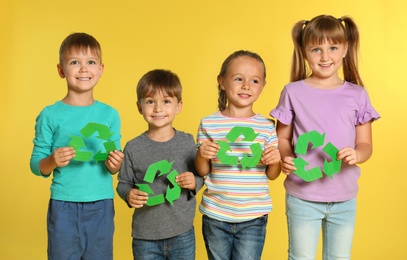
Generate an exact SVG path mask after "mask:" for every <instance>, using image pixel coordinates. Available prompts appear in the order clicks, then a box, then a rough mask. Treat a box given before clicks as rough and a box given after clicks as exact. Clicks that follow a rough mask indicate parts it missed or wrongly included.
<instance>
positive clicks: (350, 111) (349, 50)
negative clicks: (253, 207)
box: [270, 15, 380, 259]
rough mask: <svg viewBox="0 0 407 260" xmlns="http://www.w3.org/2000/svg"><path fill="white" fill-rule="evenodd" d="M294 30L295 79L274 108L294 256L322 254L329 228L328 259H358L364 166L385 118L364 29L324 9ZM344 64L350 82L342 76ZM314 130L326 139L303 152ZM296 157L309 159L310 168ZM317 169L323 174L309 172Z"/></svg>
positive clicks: (324, 255)
mask: <svg viewBox="0 0 407 260" xmlns="http://www.w3.org/2000/svg"><path fill="white" fill-rule="evenodd" d="M292 36H293V41H294V56H293V62H292V69H291V82H292V83H290V84H288V85H287V86H285V88H284V89H283V91H282V93H281V97H280V101H279V104H278V106H277V108H275V109H274V110H272V111H271V113H270V115H272V116H273V117H275V118H276V119H277V120H278V125H277V134H278V137H279V148H280V151H281V156H282V158H283V162H282V171H283V173H285V174H286V175H287V177H286V179H285V183H284V185H285V188H286V191H287V195H286V215H287V222H288V232H289V259H315V255H316V249H317V245H318V238H319V233H320V229H321V226H322V233H323V258H324V259H339V258H340V259H350V252H351V247H352V238H353V230H354V222H355V213H356V200H355V198H356V194H357V191H358V185H357V180H358V178H359V175H360V169H359V167H358V166H357V165H356V164H360V163H363V162H365V161H367V160H368V159H369V158H370V156H371V154H372V130H371V123H372V121H374V120H376V119H378V118H380V116H379V114H378V113H377V112H376V110H375V109H374V108H373V107H372V105H371V104H370V100H369V97H368V95H367V93H366V91H365V89H364V88H363V83H362V80H361V78H360V76H359V73H358V70H357V58H358V57H357V50H358V45H359V34H358V30H357V27H356V25H355V23H354V21H353V20H352V19H351V18H350V17H346V16H345V17H342V18H339V19H336V18H334V17H332V16H327V15H321V16H317V17H315V18H313V19H312V20H311V21H300V22H298V23H297V24H296V25H295V26H294V28H293V31H292ZM306 61H307V63H308V66H309V68H310V69H311V71H310V75H309V76H308V74H307V70H306ZM341 66H343V75H344V78H345V80H342V79H341V78H340V77H339V76H338V70H339V68H340V67H341ZM313 131H314V132H313ZM315 131H316V132H315ZM310 132H313V133H314V134H317V136H319V137H320V138H317V139H319V140H320V141H323V142H322V143H320V144H318V145H317V143H316V142H314V143H313V145H309V146H308V148H307V147H305V150H306V152H305V154H304V152H301V153H298V152H297V151H298V150H301V149H300V148H299V146H300V145H299V143H300V142H297V141H298V140H299V139H300V138H302V137H301V136H306V135H307V134H308V133H310ZM309 136H310V135H308V137H309ZM308 137H307V138H308ZM321 137H322V139H321ZM307 138H303V140H307ZM324 138H325V140H324ZM329 143H331V146H332V145H333V146H334V147H336V148H335V149H336V150H335V149H334V152H333V154H332V155H329V153H330V152H329V151H328V150H326V148H327V147H329V146H328V145H329ZM318 146H319V147H318ZM294 147H295V148H294ZM336 151H337V152H336ZM327 152H328V153H327ZM294 158H296V159H294ZM296 160H298V161H299V162H301V161H303V162H304V161H305V162H306V164H307V165H308V164H309V165H308V166H307V168H306V169H304V166H303V165H302V164H301V163H297V164H295V161H296ZM324 161H326V163H324ZM341 161H342V162H341ZM334 163H338V164H337V166H339V167H338V169H337V170H335V171H333V170H332V169H329V167H327V166H329V164H334ZM322 169H323V170H322ZM311 172H319V174H318V176H317V177H316V178H311V179H308V177H307V178H305V179H308V180H307V181H305V180H304V179H303V178H304V176H303V178H301V175H302V174H304V173H308V174H309V173H311ZM323 172H324V174H323ZM336 172H337V173H336ZM326 175H328V176H326Z"/></svg>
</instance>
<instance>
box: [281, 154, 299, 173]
mask: <svg viewBox="0 0 407 260" xmlns="http://www.w3.org/2000/svg"><path fill="white" fill-rule="evenodd" d="M293 160H294V158H293V157H291V156H286V157H284V158H283V161H282V162H281V171H282V172H283V173H284V174H285V175H290V174H291V173H292V172H293V171H295V170H297V168H295V166H294V161H293Z"/></svg>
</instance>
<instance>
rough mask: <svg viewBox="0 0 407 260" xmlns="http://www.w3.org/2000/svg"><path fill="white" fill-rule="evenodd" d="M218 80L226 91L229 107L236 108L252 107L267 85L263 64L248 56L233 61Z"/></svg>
mask: <svg viewBox="0 0 407 260" xmlns="http://www.w3.org/2000/svg"><path fill="white" fill-rule="evenodd" d="M218 80H219V83H220V85H221V87H222V89H223V90H225V91H226V96H227V100H228V107H235V108H246V107H252V105H253V103H254V102H255V101H256V100H257V99H258V98H259V96H260V94H261V91H262V90H263V88H264V86H265V84H266V81H265V79H264V66H263V64H262V63H260V62H259V61H258V60H256V59H254V58H251V57H248V56H242V57H238V58H235V59H233V60H232V61H231V63H230V65H229V68H228V70H227V72H226V75H225V76H224V77H220V78H219V79H218Z"/></svg>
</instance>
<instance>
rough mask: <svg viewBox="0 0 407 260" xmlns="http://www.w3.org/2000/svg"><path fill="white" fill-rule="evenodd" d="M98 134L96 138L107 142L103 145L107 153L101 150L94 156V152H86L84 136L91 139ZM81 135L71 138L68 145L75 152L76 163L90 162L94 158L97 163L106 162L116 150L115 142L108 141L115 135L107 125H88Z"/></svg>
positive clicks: (81, 131)
mask: <svg viewBox="0 0 407 260" xmlns="http://www.w3.org/2000/svg"><path fill="white" fill-rule="evenodd" d="M96 132H98V133H99V135H98V136H96V138H98V139H102V140H104V141H106V142H104V143H103V146H104V148H105V152H102V150H100V151H98V152H97V153H96V154H95V155H94V156H93V153H92V152H90V151H86V145H85V141H84V140H83V138H82V136H83V137H85V138H89V137H90V136H91V135H92V134H94V133H96ZM80 133H81V134H82V136H71V141H70V142H69V143H68V146H71V147H72V148H73V149H74V150H75V158H74V160H76V161H82V162H88V161H90V160H91V159H92V156H93V159H94V160H95V161H96V162H99V161H104V160H106V159H107V157H108V156H109V153H110V152H111V151H114V150H116V145H115V143H114V141H108V140H109V138H110V137H112V136H113V134H114V133H111V132H110V129H109V127H108V126H106V125H102V124H98V123H88V124H87V125H86V126H85V127H83V128H82V129H81V130H80Z"/></svg>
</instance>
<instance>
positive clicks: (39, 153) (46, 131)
mask: <svg viewBox="0 0 407 260" xmlns="http://www.w3.org/2000/svg"><path fill="white" fill-rule="evenodd" d="M52 136H53V130H52V126H51V124H50V119H49V117H48V116H47V110H46V109H44V110H42V111H41V113H40V114H39V115H38V116H37V118H36V123H35V137H34V140H33V143H34V147H33V150H32V153H31V158H30V169H31V172H32V173H34V174H35V175H38V176H43V177H45V178H47V177H49V176H50V175H42V174H41V171H40V161H41V160H42V159H44V158H46V157H48V156H49V155H50V154H51V153H52Z"/></svg>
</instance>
